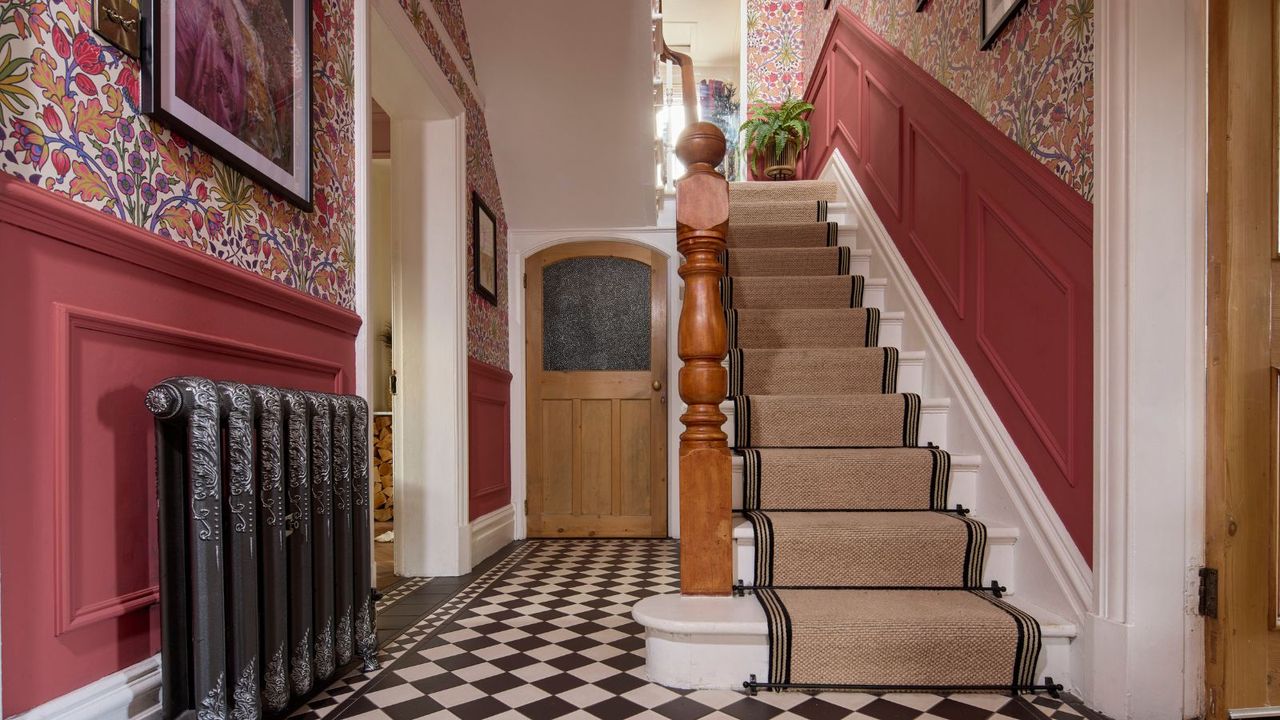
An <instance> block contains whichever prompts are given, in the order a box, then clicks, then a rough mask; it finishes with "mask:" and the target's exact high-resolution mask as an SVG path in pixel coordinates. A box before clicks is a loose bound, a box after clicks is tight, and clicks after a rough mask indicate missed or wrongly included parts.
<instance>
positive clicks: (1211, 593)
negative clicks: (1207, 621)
mask: <svg viewBox="0 0 1280 720" xmlns="http://www.w3.org/2000/svg"><path fill="white" fill-rule="evenodd" d="M1200 614H1201V615H1203V616H1205V617H1209V618H1216V617H1218V571H1217V569H1216V568H1208V567H1202V568H1200Z"/></svg>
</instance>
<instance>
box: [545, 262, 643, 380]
mask: <svg viewBox="0 0 1280 720" xmlns="http://www.w3.org/2000/svg"><path fill="white" fill-rule="evenodd" d="M542 369H543V370H558V371H568V370H615V371H617V370H648V369H649V266H648V265H645V264H644V263H642V262H637V261H635V260H627V259H625V258H615V257H581V258H571V259H569V260H562V261H560V262H558V263H556V264H554V265H550V266H548V267H547V268H545V269H544V270H543V271H542Z"/></svg>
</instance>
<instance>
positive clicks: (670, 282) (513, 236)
mask: <svg viewBox="0 0 1280 720" xmlns="http://www.w3.org/2000/svg"><path fill="white" fill-rule="evenodd" d="M586 240H613V241H618V242H629V243H635V244H637V245H645V246H647V247H651V248H654V249H655V250H658V251H659V252H661V253H663V254H664V255H666V256H667V355H668V358H669V359H668V361H667V381H666V386H667V534H668V535H670V536H671V537H679V536H680V464H679V453H678V448H679V447H680V428H681V425H680V402H679V401H680V396H679V393H678V392H677V387H678V373H679V371H680V367H679V363H678V362H676V361H674V360H672V359H670V358H674V357H675V350H676V340H677V330H678V329H679V320H680V308H681V298H682V297H683V294H684V293H683V287H684V283H683V281H682V280H681V279H680V276H679V275H678V274H677V273H676V271H677V270H679V269H680V254H679V253H678V252H676V230H675V228H674V227H641V228H571V229H562V230H511V231H510V232H508V233H507V272H508V273H509V274H508V275H507V277H509V278H511V283H510V286H511V287H512V288H515V289H516V290H515V291H513V292H512V293H511V297H510V300H509V303H508V312H507V318H508V332H509V333H510V336H509V342H508V345H509V347H510V358H511V504H512V505H514V506H516V507H518V508H522V507H524V500H525V498H526V497H527V484H528V483H527V481H528V468H527V463H526V457H527V455H526V447H525V445H526V427H525V403H526V398H527V393H526V388H525V355H524V344H525V327H524V289H523V287H522V285H521V279H522V278H523V277H524V267H525V259H526V258H528V257H529V256H531V255H534V254H536V253H537V252H539V251H541V250H545V249H546V248H549V247H552V246H554V245H561V244H564V243H570V242H582V241H586ZM515 527H516V537H517V538H525V537H528V526H527V523H526V518H525V514H524V513H523V512H518V513H516V525H515Z"/></svg>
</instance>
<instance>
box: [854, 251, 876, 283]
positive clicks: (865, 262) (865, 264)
mask: <svg viewBox="0 0 1280 720" xmlns="http://www.w3.org/2000/svg"><path fill="white" fill-rule="evenodd" d="M849 261H850V262H849V274H850V275H861V276H862V277H866V276H868V275H870V274H871V251H870V250H858V249H854V250H853V252H852V253H850V257H849Z"/></svg>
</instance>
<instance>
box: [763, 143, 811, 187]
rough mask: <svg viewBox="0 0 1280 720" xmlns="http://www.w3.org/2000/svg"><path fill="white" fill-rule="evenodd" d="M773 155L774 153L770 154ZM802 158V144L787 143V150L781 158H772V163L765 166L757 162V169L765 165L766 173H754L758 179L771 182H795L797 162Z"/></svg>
mask: <svg viewBox="0 0 1280 720" xmlns="http://www.w3.org/2000/svg"><path fill="white" fill-rule="evenodd" d="M770 154H772V153H770ZM799 156H800V143H799V142H798V141H794V140H793V141H791V142H789V143H787V147H786V149H784V150H783V151H782V156H781V157H771V158H770V159H771V160H773V162H772V163H769V164H765V163H762V162H757V163H756V164H755V165H756V168H758V167H759V166H760V165H764V172H760V173H753V174H754V175H756V176H757V177H761V178H764V179H769V180H793V179H795V176H796V162H797V161H798V159H799Z"/></svg>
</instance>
